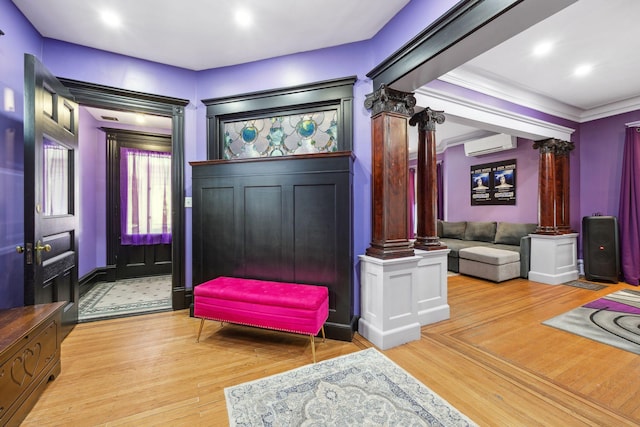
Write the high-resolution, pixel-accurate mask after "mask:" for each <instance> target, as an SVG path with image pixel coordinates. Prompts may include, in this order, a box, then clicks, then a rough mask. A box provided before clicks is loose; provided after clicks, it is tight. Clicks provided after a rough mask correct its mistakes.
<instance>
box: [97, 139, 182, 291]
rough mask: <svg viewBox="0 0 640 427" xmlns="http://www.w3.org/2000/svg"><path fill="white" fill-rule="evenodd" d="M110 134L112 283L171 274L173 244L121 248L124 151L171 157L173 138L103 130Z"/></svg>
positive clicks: (109, 258) (110, 251)
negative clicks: (134, 149) (148, 152)
mask: <svg viewBox="0 0 640 427" xmlns="http://www.w3.org/2000/svg"><path fill="white" fill-rule="evenodd" d="M103 130H104V131H105V132H106V134H107V146H108V152H109V156H108V160H107V162H108V165H107V167H108V169H109V182H108V184H107V185H108V192H109V198H108V203H107V211H108V212H110V220H109V224H108V225H107V227H108V230H109V232H108V234H109V236H110V237H109V239H108V243H107V258H108V263H109V264H110V265H111V267H112V268H111V269H112V271H114V272H115V277H113V275H112V276H111V277H110V279H111V280H119V279H129V278H134V277H145V276H157V275H165V274H171V272H172V256H171V254H172V249H171V244H163V243H158V244H154V245H127V244H122V227H121V222H122V219H121V212H120V209H121V200H122V198H121V191H122V187H121V185H120V184H121V183H120V176H121V172H122V171H121V167H122V164H121V161H120V159H121V149H122V148H136V149H139V150H146V151H154V152H166V153H171V136H170V135H162V134H154V133H145V132H138V131H130V130H124V129H113V128H103Z"/></svg>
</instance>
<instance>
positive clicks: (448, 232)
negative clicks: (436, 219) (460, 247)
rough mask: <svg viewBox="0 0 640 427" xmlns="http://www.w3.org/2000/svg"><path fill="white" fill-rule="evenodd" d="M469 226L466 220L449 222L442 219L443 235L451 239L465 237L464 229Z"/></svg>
mask: <svg viewBox="0 0 640 427" xmlns="http://www.w3.org/2000/svg"><path fill="white" fill-rule="evenodd" d="M466 227H467V222H466V221H461V222H449V221H442V236H440V237H448V238H450V239H460V240H462V239H464V230H465V229H466Z"/></svg>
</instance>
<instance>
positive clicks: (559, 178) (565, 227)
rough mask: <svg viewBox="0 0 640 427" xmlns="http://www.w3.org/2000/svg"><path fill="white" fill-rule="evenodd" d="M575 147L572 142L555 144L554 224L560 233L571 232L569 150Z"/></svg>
mask: <svg viewBox="0 0 640 427" xmlns="http://www.w3.org/2000/svg"><path fill="white" fill-rule="evenodd" d="M574 148H575V145H574V144H573V143H572V142H567V141H558V144H557V145H556V160H555V163H556V164H555V167H556V183H557V185H556V225H557V227H558V231H559V232H560V233H562V234H566V233H572V232H573V231H572V230H571V217H570V208H569V206H570V201H571V200H570V197H569V178H570V174H569V152H570V151H571V150H573V149H574Z"/></svg>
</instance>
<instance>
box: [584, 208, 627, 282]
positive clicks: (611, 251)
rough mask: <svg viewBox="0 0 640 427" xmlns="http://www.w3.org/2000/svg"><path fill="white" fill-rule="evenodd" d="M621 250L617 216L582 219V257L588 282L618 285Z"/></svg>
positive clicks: (586, 217)
mask: <svg viewBox="0 0 640 427" xmlns="http://www.w3.org/2000/svg"><path fill="white" fill-rule="evenodd" d="M619 248H620V245H619V243H618V220H617V218H616V217H615V216H585V217H584V218H582V257H583V259H584V277H585V278H586V279H587V280H595V281H603V282H613V283H617V282H618V278H619V276H620V249H619Z"/></svg>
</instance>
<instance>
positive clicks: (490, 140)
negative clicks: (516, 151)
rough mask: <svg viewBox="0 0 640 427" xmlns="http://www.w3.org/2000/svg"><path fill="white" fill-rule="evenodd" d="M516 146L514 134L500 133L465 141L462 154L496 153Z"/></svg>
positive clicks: (468, 155)
mask: <svg viewBox="0 0 640 427" xmlns="http://www.w3.org/2000/svg"><path fill="white" fill-rule="evenodd" d="M517 146H518V140H517V138H516V137H515V136H511V135H505V134H503V133H500V134H497V135H492V136H488V137H486V138H481V139H475V140H473V141H467V142H465V143H464V154H465V155H466V156H467V157H476V156H482V155H484V154H490V153H496V152H498V151H504V150H510V149H512V148H516V147H517Z"/></svg>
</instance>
